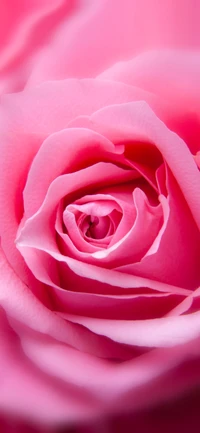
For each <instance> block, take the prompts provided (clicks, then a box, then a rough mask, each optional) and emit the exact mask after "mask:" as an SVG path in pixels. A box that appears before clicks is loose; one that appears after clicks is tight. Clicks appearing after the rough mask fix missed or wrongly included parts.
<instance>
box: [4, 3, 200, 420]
mask: <svg viewBox="0 0 200 433" xmlns="http://www.w3.org/2000/svg"><path fill="white" fill-rule="evenodd" d="M57 3H59V5H60V3H61V2H57ZM111 3H112V2H111V1H109V0H108V1H104V2H102V5H101V6H97V5H96V6H94V3H93V2H90V1H88V3H87V6H86V4H84V2H77V5H76V7H75V6H74V9H73V8H72V10H71V14H70V13H69V10H68V9H66V11H65V13H66V15H65V14H64V12H62V13H61V12H60V15H59V14H58V16H57V15H56V14H57V13H58V11H57V12H55V11H54V13H53V17H54V19H53V18H52V21H51V23H53V22H54V21H55V22H54V26H53V24H52V26H50V24H49V26H50V27H51V29H50V27H49V28H48V32H47V35H49V38H50V34H51V42H49V45H48V44H47V42H46V44H45V42H44V40H42V41H41V46H40V49H39V48H38V44H37V46H36V45H34V44H32V43H31V45H30V47H29V48H27V49H28V52H29V53H30V56H28V55H26V51H24V57H23V62H22V64H21V66H20V68H21V69H17V68H18V66H19V63H20V60H19V59H20V56H19V53H18V51H16V53H18V54H17V55H18V57H17V56H16V59H18V60H16V62H19V63H17V65H18V66H16V67H15V68H14V66H13V68H12V67H11V69H10V70H9V71H10V72H9V73H8V74H7V73H5V81H4V82H3V80H2V83H4V84H5V83H6V86H5V87H4V89H3V90H4V92H7V91H8V90H22V89H23V87H25V89H24V90H23V91H21V92H19V93H10V94H5V95H2V97H1V103H0V119H1V120H0V122H1V123H0V143H1V144H0V146H1V159H0V236H1V252H0V254H1V291H0V306H1V309H0V320H1V352H0V365H1V372H0V375H1V376H0V377H1V381H2V387H1V392H0V411H1V413H2V414H3V415H4V414H6V415H7V414H11V415H12V416H14V417H15V416H17V417H19V418H23V419H26V420H31V422H38V423H44V424H45V426H46V425H51V426H52V425H56V424H57V423H65V424H66V425H70V423H77V424H79V423H82V422H83V421H87V422H88V421H89V420H91V419H92V420H94V419H96V417H102V416H104V417H106V416H108V415H110V414H118V413H122V414H123V413H125V412H126V411H129V412H131V413H134V416H136V417H137V416H138V415H137V413H140V411H141V410H142V411H146V410H150V409H151V408H154V407H156V406H157V405H158V404H162V403H165V402H168V401H169V400H171V399H174V398H177V397H179V396H181V395H182V393H184V392H188V391H190V390H191V389H192V388H193V387H194V386H199V382H200V371H199V365H200V349H199V338H200V337H199V327H200V315H199V307H200V289H199V286H200V271H199V269H200V268H199V265H200V230H199V229H200V173H199V167H200V158H199V155H200V153H199V152H200V144H199V137H200V85H199V76H200V60H199V59H200V56H199V52H198V51H192V50H191V49H187V50H186V49H184V50H183V49H180V48H183V47H185V48H186V45H187V48H189V47H191V46H194V43H195V42H196V43H197V44H199V42H200V38H199V34H198V35H197V34H196V33H195V21H194V20H193V19H192V20H191V21H192V23H191V26H190V25H188V35H187V37H186V33H185V30H184V33H183V32H181V30H182V26H183V24H184V19H185V18H186V9H187V8H186V7H185V9H184V7H183V9H181V11H182V19H181V20H180V21H181V22H180V26H179V27H180V32H178V30H177V27H176V28H175V27H173V26H172V23H171V21H170V19H169V23H170V24H169V28H166V32H165V31H164V30H163V29H162V19H161V20H160V21H159V20H158V17H159V16H160V15H159V13H161V12H162V14H163V12H164V10H165V6H166V8H167V9H166V10H167V11H168V14H169V16H168V17H169V18H170V17H171V20H172V18H174V20H175V11H174V9H173V5H171V8H169V10H168V7H169V4H167V2H166V4H165V5H164V6H163V5H162V7H161V6H158V8H156V10H155V5H154V8H153V10H152V9H151V8H150V6H152V5H153V4H154V3H155V2H153V1H151V2H148V5H147V4H146V3H147V2H146V1H143V2H142V3H141V4H140V5H138V4H136V3H137V2H133V1H130V2H129V1H128V2H127V6H126V7H125V6H124V2H122V1H116V9H114V12H113V3H112V4H111ZM44 4H45V2H44ZM55 4H56V2H55ZM95 4H96V3H95ZM144 4H145V5H146V6H147V8H146V10H145V11H144V17H143V20H142V19H141V21H140V23H141V26H139V23H138V21H137V14H138V16H139V17H140V12H141V10H142V9H141V8H142V7H144ZM149 5H150V6H149ZM184 5H186V6H187V2H186V1H185V2H184ZM42 6H43V5H42ZM42 6H40V4H39V3H38V8H39V9H38V10H39V11H40V12H41V11H42ZM62 6H63V5H62ZM65 6H66V4H65ZM46 7H47V9H48V7H50V6H46ZM51 7H52V5H51ZM63 7H64V6H63ZM159 7H160V9H159ZM111 12H112V13H113V15H112V17H113V20H114V21H113V27H110V26H109V25H108V23H107V21H106V20H105V17H110V15H111ZM130 12H131V13H132V15H131V13H130ZM191 12H192V13H194V11H193V9H192V7H191ZM122 13H123V14H124V17H122ZM149 13H151V16H152V19H153V23H154V24H156V25H157V27H156V26H155V27H154V26H153V23H152V22H151V23H149V21H148V22H146V19H147V18H148V17H149ZM184 13H185V15H184ZM195 13H196V12H195ZM31 14H32V12H30V14H29V20H30V16H33V14H32V15H31ZM54 14H55V15H54ZM162 14H161V17H162ZM8 16H9V17H11V15H8ZM19 16H20V14H19ZM133 17H134V22H135V23H136V27H134V26H133ZM61 18H62V22H61ZM64 18H65V19H64ZM183 18H184V19H183ZM29 20H28V17H27V16H26V19H25V18H23V15H22V23H23V26H22V28H26V26H27V23H29ZM103 23H105V35H104V36H105V40H104V43H103V42H102V33H101V30H102V29H103ZM120 23H121V24H122V29H123V31H124V32H125V33H124V39H123V40H122V39H121V37H120V33H119V32H118V29H119V25H120ZM147 24H148V25H147ZM46 25H47V24H46ZM166 26H167V24H166ZM47 27H48V26H47ZM190 27H191V28H192V30H191V28H190ZM31 28H32V29H33V28H34V26H33V27H31ZM112 28H113V32H112V31H111V30H112ZM77 29H79V30H81V29H82V31H83V30H84V29H87V31H86V34H85V32H84V31H83V35H84V36H83V38H82V37H81V36H80V34H79V33H78V32H77ZM133 29H134V30H133ZM142 29H143V30H144V29H145V32H143V31H142ZM153 30H154V31H153ZM169 30H170V32H169ZM41 32H42V30H41ZM149 32H150V33H149ZM41 34H42V33H41ZM65 34H66V38H67V35H68V34H69V35H70V37H69V46H67V48H66V45H65V44H64V43H63V35H65ZM47 35H46V37H47ZM53 35H54V38H53ZM93 36H95V37H93ZM134 36H135V38H134ZM172 36H174V37H172ZM184 36H185V38H184ZM197 36H198V37H197ZM38 38H39V39H38V40H39V41H40V34H39V35H38ZM41 38H42V36H41ZM179 38H180V39H179ZM47 40H48V38H47ZM67 41H68V39H67ZM105 41H106V42H105ZM28 42H29V43H30V41H28ZM28 42H27V43H28ZM186 42H187V44H186ZM67 43H68V42H66V44H67ZM88 43H90V45H89V47H90V49H89V51H87V55H86V59H85V61H84V56H83V53H86V51H84V50H85V47H87V44H88ZM70 44H71V45H70ZM8 45H9V44H8ZM9 47H10V46H9ZM41 47H42V48H41ZM172 47H173V48H174V49H172ZM96 49H97V51H98V55H95V50H96ZM103 49H104V50H103ZM65 50H66V56H63V53H65ZM52 53H53V55H52ZM89 53H90V55H91V57H89ZM87 56H88V58H89V60H90V61H89V60H88V59H87ZM128 58H129V60H128ZM13 59H14V57H12V56H11V57H10V60H13ZM33 59H34V61H33ZM120 59H122V60H123V61H121V62H117V61H118V60H120ZM124 59H125V60H124ZM36 60H37V62H36V64H35V61H36ZM86 60H87V61H86ZM13 61H14V60H13ZM0 64H1V62H0ZM17 70H18V73H19V71H21V72H20V74H22V75H20V76H21V77H22V80H21V82H19V81H18V78H19V75H18V73H17V72H16V71H17ZM71 76H73V77H75V76H76V77H78V78H71ZM65 77H67V78H66V79H64V78H65ZM81 77H87V78H81ZM45 428H46V427H45Z"/></svg>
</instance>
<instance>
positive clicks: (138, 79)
mask: <svg viewBox="0 0 200 433" xmlns="http://www.w3.org/2000/svg"><path fill="white" fill-rule="evenodd" d="M199 75H200V55H199V51H195V50H194V51H191V50H190V51H189V50H188V51H187V50H163V51H160V50H159V51H150V52H147V53H143V54H140V55H138V56H137V57H135V58H134V59H132V60H130V61H127V62H120V63H117V64H116V65H114V66H112V67H111V68H110V69H108V70H107V71H104V72H103V73H102V74H101V75H100V76H99V78H101V79H102V78H104V79H106V80H108V79H109V80H114V81H119V82H123V83H125V84H129V85H133V86H138V87H140V88H142V89H144V90H146V91H148V92H152V93H154V94H155V95H157V97H158V98H159V99H160V104H158V103H156V104H155V103H154V104H153V105H152V103H151V102H150V104H151V106H152V108H153V109H154V110H155V112H156V113H157V115H158V116H159V117H160V118H161V119H162V120H163V121H164V122H165V123H166V124H167V125H168V126H169V128H170V129H172V130H174V131H175V132H177V133H178V134H179V135H180V136H181V137H182V138H183V139H184V140H185V141H186V143H187V144H188V145H189V147H190V149H191V150H192V152H193V153H196V152H197V151H198V150H199V149H200V145H199V140H198V138H197V137H199V135H200V102H199V101H200V81H199ZM161 106H162V110H161Z"/></svg>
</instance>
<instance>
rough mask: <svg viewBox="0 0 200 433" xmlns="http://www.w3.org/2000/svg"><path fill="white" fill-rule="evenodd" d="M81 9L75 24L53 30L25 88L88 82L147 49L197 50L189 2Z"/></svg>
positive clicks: (106, 0) (194, 12) (108, 3)
mask: <svg viewBox="0 0 200 433" xmlns="http://www.w3.org/2000/svg"><path fill="white" fill-rule="evenodd" d="M87 6H88V7H87V8H85V10H84V9H82V10H81V8H80V14H79V17H78V20H75V19H74V20H73V21H72V22H71V23H70V25H68V22H65V23H64V25H63V26H62V27H60V29H58V32H57V34H56V35H55V38H54V40H53V41H52V42H51V44H50V45H49V46H47V47H46V49H45V51H43V52H42V53H41V55H40V56H39V58H38V59H37V62H36V66H35V68H34V70H33V73H32V77H31V79H30V85H33V84H35V83H38V82H41V80H46V79H62V78H65V77H66V76H67V77H91V76H93V77H94V76H96V75H97V74H99V73H100V72H103V71H104V70H105V69H106V68H108V67H109V66H112V65H113V64H114V63H115V62H117V61H120V60H126V59H128V58H129V59H130V58H133V56H135V55H137V54H138V53H140V52H142V51H146V50H148V49H153V48H165V47H170V48H174V47H176V48H190V49H191V48H194V47H199V45H200V36H199V26H198V18H197V17H198V15H199V13H200V9H199V4H198V3H197V2H196V1H195V0H192V1H190V0H185V1H184V2H183V1H182V0H176V2H174V1H173V0H168V1H167V2H165V1H163V2H162V3H161V2H157V1H156V0H149V1H146V0H141V1H140V2H138V1H132V0H126V2H125V3H124V2H123V0H115V5H114V9H113V0H102V1H101V2H98V3H96V2H90V3H89V4H88V5H87ZM81 12H82V13H81ZM52 53H53V55H52Z"/></svg>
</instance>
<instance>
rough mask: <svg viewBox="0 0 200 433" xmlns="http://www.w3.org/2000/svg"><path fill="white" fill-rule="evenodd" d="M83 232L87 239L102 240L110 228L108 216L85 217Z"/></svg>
mask: <svg viewBox="0 0 200 433" xmlns="http://www.w3.org/2000/svg"><path fill="white" fill-rule="evenodd" d="M85 220H86V221H85V228H86V231H85V230H82V231H83V233H84V235H85V236H87V237H88V238H93V239H103V238H105V237H106V236H107V234H108V231H109V228H110V218H109V217H108V216H105V217H98V216H94V215H91V216H88V215H87V216H86V218H85Z"/></svg>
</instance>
